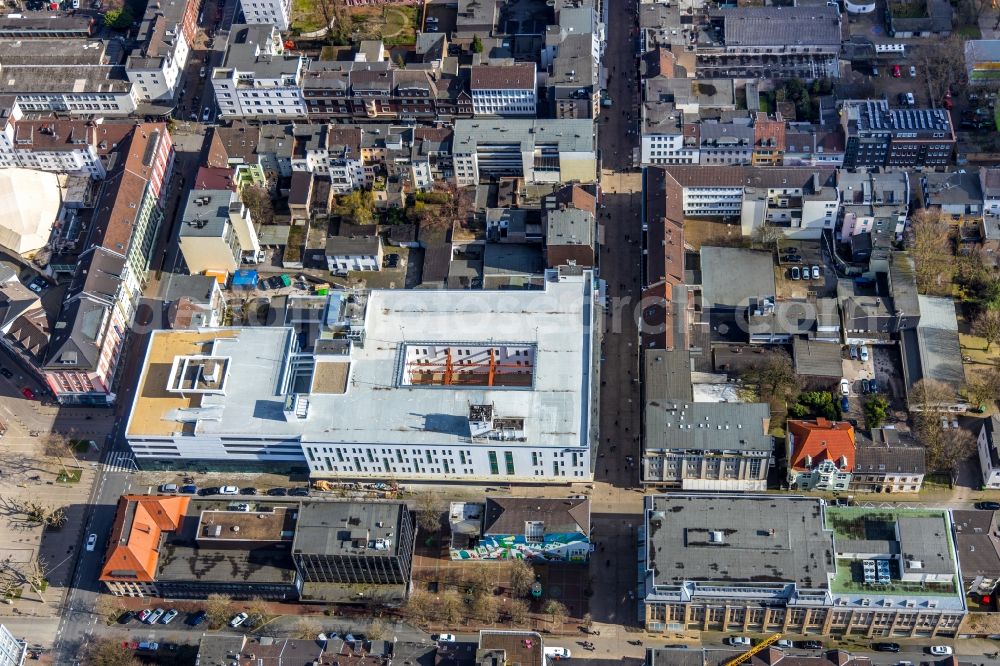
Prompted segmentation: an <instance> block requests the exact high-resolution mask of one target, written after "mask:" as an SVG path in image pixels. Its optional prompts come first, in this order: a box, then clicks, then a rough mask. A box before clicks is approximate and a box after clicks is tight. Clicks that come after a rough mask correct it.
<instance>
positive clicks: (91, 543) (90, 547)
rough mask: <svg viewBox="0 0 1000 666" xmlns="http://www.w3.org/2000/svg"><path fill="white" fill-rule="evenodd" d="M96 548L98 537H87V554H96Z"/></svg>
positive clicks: (93, 535)
mask: <svg viewBox="0 0 1000 666" xmlns="http://www.w3.org/2000/svg"><path fill="white" fill-rule="evenodd" d="M96 547H97V535H96V534H91V535H90V536H89V537H87V552H88V553H92V552H94V548H96Z"/></svg>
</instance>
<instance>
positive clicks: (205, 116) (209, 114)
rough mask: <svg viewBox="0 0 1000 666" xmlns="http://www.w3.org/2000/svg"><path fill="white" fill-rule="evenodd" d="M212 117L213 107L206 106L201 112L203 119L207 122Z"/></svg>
mask: <svg viewBox="0 0 1000 666" xmlns="http://www.w3.org/2000/svg"><path fill="white" fill-rule="evenodd" d="M211 118H212V108H211V107H208V106H206V107H205V108H204V110H202V112H201V121H202V122H203V123H207V122H208V121H209V120H211Z"/></svg>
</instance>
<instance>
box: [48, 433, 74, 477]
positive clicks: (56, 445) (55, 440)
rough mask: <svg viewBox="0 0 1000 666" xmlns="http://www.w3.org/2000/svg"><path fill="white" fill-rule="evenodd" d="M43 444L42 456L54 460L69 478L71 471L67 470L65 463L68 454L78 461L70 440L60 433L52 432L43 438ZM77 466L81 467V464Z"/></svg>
mask: <svg viewBox="0 0 1000 666" xmlns="http://www.w3.org/2000/svg"><path fill="white" fill-rule="evenodd" d="M41 444H42V454H43V455H44V456H45V457H46V458H54V459H55V460H56V461H57V462H58V463H59V466H60V467H61V468H62V472H63V474H64V475H65V476H69V470H68V469H67V468H66V462H65V456H66V454H67V453H68V454H69V455H70V456H72V458H73V460H74V461H76V455H75V454H74V453H73V447H72V446H70V440H68V439H67V438H66V437H63V436H62V435H60V434H59V433H56V432H50V433H49V434H47V435H45V436H43V437H41ZM76 466H77V467H79V462H77V465H76Z"/></svg>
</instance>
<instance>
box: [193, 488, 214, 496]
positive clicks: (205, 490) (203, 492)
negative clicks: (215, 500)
mask: <svg viewBox="0 0 1000 666" xmlns="http://www.w3.org/2000/svg"><path fill="white" fill-rule="evenodd" d="M198 494H199V495H201V496H202V497H206V496H208V495H218V494H219V489H218V488H217V487H210V488H202V489H201V490H199V491H198Z"/></svg>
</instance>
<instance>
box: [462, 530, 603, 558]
mask: <svg viewBox="0 0 1000 666" xmlns="http://www.w3.org/2000/svg"><path fill="white" fill-rule="evenodd" d="M591 549H592V546H591V544H590V541H588V540H587V537H585V536H584V535H582V534H579V533H576V532H574V533H563V534H546V535H545V537H544V538H543V540H542V541H541V542H535V541H533V542H531V543H529V542H528V541H527V540H526V539H525V537H524V535H522V534H517V535H514V534H504V535H499V534H491V535H489V536H484V537H482V538H481V539H479V543H477V544H476V547H475V548H452V549H451V559H453V560H538V561H545V562H586V561H587V560H588V559H590V551H591Z"/></svg>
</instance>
